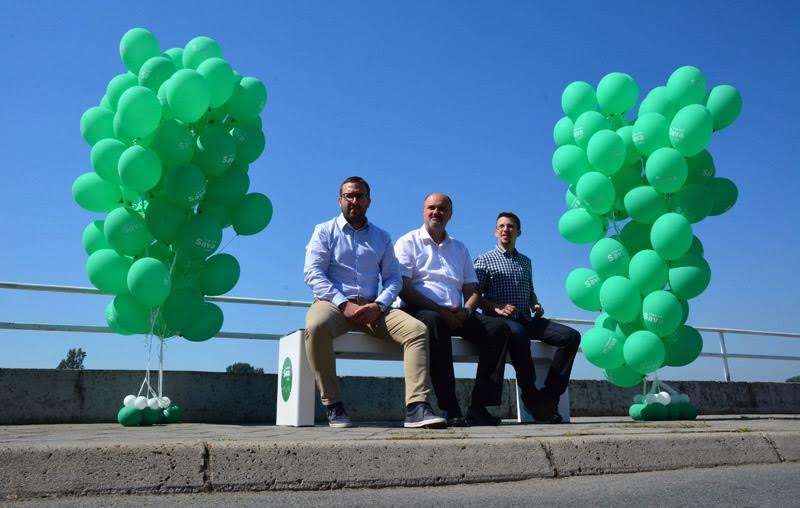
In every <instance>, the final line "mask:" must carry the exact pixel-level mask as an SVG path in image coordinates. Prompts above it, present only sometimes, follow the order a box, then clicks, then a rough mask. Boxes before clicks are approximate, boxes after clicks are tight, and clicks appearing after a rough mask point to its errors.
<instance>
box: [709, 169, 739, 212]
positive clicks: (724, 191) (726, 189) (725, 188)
mask: <svg viewBox="0 0 800 508" xmlns="http://www.w3.org/2000/svg"><path fill="white" fill-rule="evenodd" d="M708 190H709V191H710V192H711V199H712V201H713V203H714V205H713V206H712V207H711V213H709V215H722V214H723V213H725V212H727V211H728V210H730V209H731V208H733V205H735V204H736V200H737V199H738V198H739V189H737V188H736V184H735V183H733V182H732V181H730V180H728V179H727V178H712V179H711V182H709V185H708Z"/></svg>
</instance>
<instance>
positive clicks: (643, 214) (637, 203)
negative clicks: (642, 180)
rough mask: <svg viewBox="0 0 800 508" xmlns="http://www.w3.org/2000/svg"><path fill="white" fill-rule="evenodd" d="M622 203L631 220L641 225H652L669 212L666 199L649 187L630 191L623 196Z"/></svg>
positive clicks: (640, 187) (643, 186)
mask: <svg viewBox="0 0 800 508" xmlns="http://www.w3.org/2000/svg"><path fill="white" fill-rule="evenodd" d="M624 203H625V210H626V211H627V212H628V214H630V216H631V218H632V219H633V220H635V221H636V222H640V223H642V224H652V223H654V222H655V221H656V219H658V218H659V217H661V216H662V215H663V214H665V213H666V212H667V211H668V210H669V207H668V206H667V198H666V197H665V196H664V195H663V194H661V193H660V192H658V191H657V190H656V189H654V188H653V187H650V186H649V185H641V186H639V187H636V188H635V189H631V190H630V191H629V192H628V193H627V194H625V201H624Z"/></svg>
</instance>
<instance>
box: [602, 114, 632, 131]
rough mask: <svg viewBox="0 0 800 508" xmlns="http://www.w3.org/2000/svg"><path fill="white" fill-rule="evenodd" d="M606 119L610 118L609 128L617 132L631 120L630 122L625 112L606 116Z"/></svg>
mask: <svg viewBox="0 0 800 508" xmlns="http://www.w3.org/2000/svg"><path fill="white" fill-rule="evenodd" d="M606 120H608V125H609V128H610V129H611V130H612V131H615V132H616V131H617V130H619V129H621V128H622V127H625V126H627V125H629V124H630V122H628V117H627V116H625V114H621V115H610V116H607V117H606Z"/></svg>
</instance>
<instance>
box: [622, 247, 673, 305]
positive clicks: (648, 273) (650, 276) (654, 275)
mask: <svg viewBox="0 0 800 508" xmlns="http://www.w3.org/2000/svg"><path fill="white" fill-rule="evenodd" d="M667 270H668V269H667V263H665V262H664V260H663V259H661V256H659V255H658V253H657V252H656V251H654V250H650V249H645V250H642V251H639V252H637V253H636V255H634V256H633V257H632V258H631V262H630V265H629V267H628V276H629V277H630V279H631V282H633V283H634V284H635V285H636V287H637V288H639V293H641V294H642V295H647V294H649V293H652V292H653V291H657V290H660V289H664V286H665V285H666V283H667V274H668V271H667Z"/></svg>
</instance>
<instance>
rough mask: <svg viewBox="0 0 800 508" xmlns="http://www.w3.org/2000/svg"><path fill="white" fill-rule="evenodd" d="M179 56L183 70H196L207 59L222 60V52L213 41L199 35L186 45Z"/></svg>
mask: <svg viewBox="0 0 800 508" xmlns="http://www.w3.org/2000/svg"><path fill="white" fill-rule="evenodd" d="M181 56H182V61H183V68H184V69H197V67H199V66H200V64H201V63H203V62H204V61H205V60H208V59H209V58H222V50H221V49H220V47H219V44H217V42H216V41H215V40H214V39H212V38H211V37H206V36H205V35H201V36H199V37H195V38H194V39H192V40H190V41H189V42H187V43H186V46H185V47H184V48H183V54H182V55H181Z"/></svg>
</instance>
